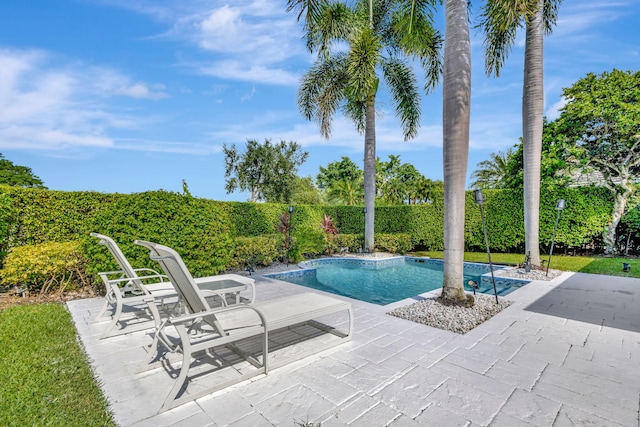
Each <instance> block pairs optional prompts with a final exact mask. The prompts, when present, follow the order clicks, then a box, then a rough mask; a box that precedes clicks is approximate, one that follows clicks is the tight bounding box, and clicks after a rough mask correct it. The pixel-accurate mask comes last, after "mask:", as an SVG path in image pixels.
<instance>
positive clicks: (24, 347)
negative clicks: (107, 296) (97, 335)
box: [0, 304, 115, 426]
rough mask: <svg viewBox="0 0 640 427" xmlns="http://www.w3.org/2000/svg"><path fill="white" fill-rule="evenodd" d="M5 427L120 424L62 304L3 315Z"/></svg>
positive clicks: (0, 407)
mask: <svg viewBox="0 0 640 427" xmlns="http://www.w3.org/2000/svg"><path fill="white" fill-rule="evenodd" d="M0 425H2V426H26V425H30V426H31V425H34V426H35V425H38V426H114V425H115V423H114V421H113V419H112V417H111V414H110V413H109V410H108V407H107V402H106V401H105V399H104V397H103V396H102V393H101V392H100V389H99V387H98V385H97V384H96V381H95V379H94V377H93V374H92V372H91V369H90V368H89V365H88V364H87V358H86V356H85V354H84V352H83V351H82V349H81V348H80V346H79V344H78V342H77V341H76V331H75V328H74V326H73V323H72V322H71V316H70V315H69V313H68V312H67V311H66V309H65V307H64V306H63V305H61V304H36V305H20V306H13V307H9V308H7V309H6V310H3V311H0Z"/></svg>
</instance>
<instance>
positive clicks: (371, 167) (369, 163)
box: [363, 95, 376, 252]
mask: <svg viewBox="0 0 640 427" xmlns="http://www.w3.org/2000/svg"><path fill="white" fill-rule="evenodd" d="M375 200H376V108H375V95H371V96H369V98H368V99H367V111H366V124H365V130H364V206H365V208H366V209H367V212H366V213H365V214H364V248H363V249H364V251H365V252H373V250H374V248H375V242H374V238H373V235H374V219H375V216H374V214H375Z"/></svg>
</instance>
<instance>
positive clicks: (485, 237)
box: [473, 189, 499, 304]
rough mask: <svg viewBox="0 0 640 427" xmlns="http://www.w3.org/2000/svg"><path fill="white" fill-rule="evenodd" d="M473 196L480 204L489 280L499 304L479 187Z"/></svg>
mask: <svg viewBox="0 0 640 427" xmlns="http://www.w3.org/2000/svg"><path fill="white" fill-rule="evenodd" d="M473 197H474V198H475V201H476V205H478V206H480V217H481V218H482V230H483V231H484V242H485V244H486V245H487V256H488V257H489V268H490V269H491V281H492V282H493V293H494V294H495V296H496V304H499V302H498V290H497V289H496V278H495V276H494V275H493V263H492V262H491V251H490V250H489V237H487V226H486V225H485V223H484V210H483V209H482V205H483V204H484V195H483V194H482V190H480V189H477V190H474V192H473ZM474 292H475V290H474Z"/></svg>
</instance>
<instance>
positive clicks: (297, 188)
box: [290, 176, 324, 205]
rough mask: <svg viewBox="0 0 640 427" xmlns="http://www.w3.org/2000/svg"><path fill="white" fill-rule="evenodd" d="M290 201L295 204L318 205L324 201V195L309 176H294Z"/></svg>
mask: <svg viewBox="0 0 640 427" xmlns="http://www.w3.org/2000/svg"><path fill="white" fill-rule="evenodd" d="M290 203H292V204H295V205H320V204H323V203H324V196H323V194H322V193H321V192H320V190H318V188H317V187H316V186H315V184H314V183H313V179H312V178H311V177H309V176H308V177H304V178H301V177H299V176H296V177H295V178H294V184H293V191H292V193H291V200H290Z"/></svg>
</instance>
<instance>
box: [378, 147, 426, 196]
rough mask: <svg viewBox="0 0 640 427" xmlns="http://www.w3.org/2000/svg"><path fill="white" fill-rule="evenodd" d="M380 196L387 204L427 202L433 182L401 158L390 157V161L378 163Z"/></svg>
mask: <svg viewBox="0 0 640 427" xmlns="http://www.w3.org/2000/svg"><path fill="white" fill-rule="evenodd" d="M376 164H377V166H376V169H377V187H378V196H379V197H380V199H382V201H384V202H385V203H387V204H403V203H408V204H411V203H421V202H427V201H428V200H429V196H430V193H431V190H432V188H433V185H434V184H433V181H431V180H428V179H427V178H425V177H424V175H422V174H421V173H420V172H419V171H418V170H417V169H416V168H415V166H413V165H412V164H410V163H402V161H401V160H400V156H395V155H392V154H391V155H389V161H387V162H381V161H380V159H378V160H377V161H376Z"/></svg>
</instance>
